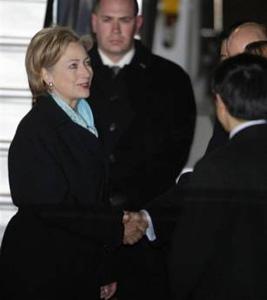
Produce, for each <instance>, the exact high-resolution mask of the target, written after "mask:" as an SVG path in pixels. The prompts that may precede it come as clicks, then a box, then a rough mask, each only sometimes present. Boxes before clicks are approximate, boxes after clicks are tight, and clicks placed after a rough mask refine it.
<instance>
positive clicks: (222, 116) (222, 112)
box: [215, 94, 229, 131]
mask: <svg viewBox="0 0 267 300" xmlns="http://www.w3.org/2000/svg"><path fill="white" fill-rule="evenodd" d="M215 104H216V114H217V118H218V120H219V121H220V123H221V124H222V126H223V127H224V129H226V130H227V131H228V127H229V124H228V123H229V113H228V109H227V107H226V106H225V104H224V102H223V99H222V97H221V96H220V95H219V94H215Z"/></svg>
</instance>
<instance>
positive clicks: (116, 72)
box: [111, 66, 121, 77]
mask: <svg viewBox="0 0 267 300" xmlns="http://www.w3.org/2000/svg"><path fill="white" fill-rule="evenodd" d="M120 69H121V68H120V67H118V66H113V67H111V70H112V73H113V77H116V76H117V75H118V73H119V72H120Z"/></svg>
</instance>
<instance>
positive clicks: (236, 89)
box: [212, 53, 267, 120]
mask: <svg viewBox="0 0 267 300" xmlns="http://www.w3.org/2000/svg"><path fill="white" fill-rule="evenodd" d="M212 90H213V92H214V93H215V94H217V95H219V96H220V98H221V99H222V101H223V103H224V105H225V107H226V108H227V110H228V112H229V114H230V115H231V116H232V117H234V118H236V119H241V120H256V119H266V118H267V59H266V58H264V57H261V56H257V55H252V54H248V53H243V54H239V55H236V56H234V57H230V58H228V59H226V60H224V61H222V62H221V63H220V64H219V65H218V66H217V68H216V69H215V71H214V74H213V77H212Z"/></svg>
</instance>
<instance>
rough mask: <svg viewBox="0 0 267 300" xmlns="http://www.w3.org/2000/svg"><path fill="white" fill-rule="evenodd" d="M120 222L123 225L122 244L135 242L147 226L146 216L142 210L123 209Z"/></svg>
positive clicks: (142, 234)
mask: <svg viewBox="0 0 267 300" xmlns="http://www.w3.org/2000/svg"><path fill="white" fill-rule="evenodd" d="M122 223H123V225H124V237H123V244H125V245H133V244H135V243H137V242H138V241H139V240H140V239H141V238H142V237H143V236H144V234H145V233H146V229H147V228H148V220H147V216H146V214H145V213H144V212H143V211H139V212H128V211H125V212H124V216H123V219H122Z"/></svg>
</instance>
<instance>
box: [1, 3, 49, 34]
mask: <svg viewBox="0 0 267 300" xmlns="http://www.w3.org/2000/svg"><path fill="white" fill-rule="evenodd" d="M45 9H46V1H26V0H24V1H10V0H9V1H0V36H10V37H29V38H30V37H32V36H33V35H34V34H35V33H36V32H37V31H38V30H40V29H41V28H42V27H43V24H44V18H45Z"/></svg>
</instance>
